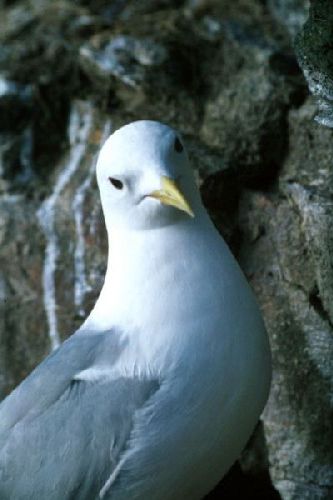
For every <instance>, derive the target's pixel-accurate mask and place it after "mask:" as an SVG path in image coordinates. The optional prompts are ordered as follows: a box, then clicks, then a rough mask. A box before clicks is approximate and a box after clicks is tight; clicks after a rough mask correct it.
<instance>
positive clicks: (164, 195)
mask: <svg viewBox="0 0 333 500" xmlns="http://www.w3.org/2000/svg"><path fill="white" fill-rule="evenodd" d="M161 180H162V189H158V190H156V191H153V192H152V193H150V194H149V195H148V196H150V197H151V198H156V199H157V200H160V202H162V203H164V205H171V206H173V207H176V208H178V209H179V210H182V211H183V212H186V213H187V214H189V215H190V216H191V217H194V213H193V211H192V209H191V207H190V205H189V204H188V202H187V201H186V199H185V197H184V195H183V194H182V192H181V191H180V189H179V187H178V186H177V184H176V183H175V181H173V180H172V179H170V177H166V176H165V175H162V179H161Z"/></svg>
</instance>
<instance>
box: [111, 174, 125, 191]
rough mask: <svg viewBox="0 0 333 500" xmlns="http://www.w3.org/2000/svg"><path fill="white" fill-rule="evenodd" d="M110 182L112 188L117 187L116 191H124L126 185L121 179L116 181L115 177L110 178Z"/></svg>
mask: <svg viewBox="0 0 333 500" xmlns="http://www.w3.org/2000/svg"><path fill="white" fill-rule="evenodd" d="M109 181H110V182H111V184H112V186H113V187H115V188H116V189H123V187H124V184H123V183H122V182H121V181H120V180H119V179H115V178H114V177H109Z"/></svg>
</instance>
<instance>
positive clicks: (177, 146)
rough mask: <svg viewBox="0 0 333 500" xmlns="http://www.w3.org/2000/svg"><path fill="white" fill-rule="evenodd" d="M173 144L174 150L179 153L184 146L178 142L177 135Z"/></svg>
mask: <svg viewBox="0 0 333 500" xmlns="http://www.w3.org/2000/svg"><path fill="white" fill-rule="evenodd" d="M173 146H174V148H175V151H177V153H181V152H182V151H183V150H184V147H183V145H182V143H181V142H180V140H179V139H178V137H176V139H175V142H174V145H173Z"/></svg>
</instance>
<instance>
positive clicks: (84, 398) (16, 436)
mask: <svg viewBox="0 0 333 500" xmlns="http://www.w3.org/2000/svg"><path fill="white" fill-rule="evenodd" d="M75 337H76V336H75ZM88 337H90V338H88ZM82 341H83V344H82V343H81V342H82ZM108 347H109V346H108V345H106V340H105V336H104V338H103V337H100V338H98V337H97V336H87V338H83V336H82V337H81V338H80V336H79V337H78V338H76V339H74V340H72V341H68V342H67V343H65V344H63V348H62V347H60V349H59V350H58V351H57V352H56V353H55V354H53V355H51V356H50V357H49V358H47V359H46V361H45V362H44V363H42V364H41V365H39V367H38V368H37V369H36V370H35V371H34V372H33V373H32V374H31V375H30V376H29V377H28V378H27V379H26V380H25V381H24V382H23V383H22V384H21V385H20V386H19V387H18V388H17V389H16V390H15V391H14V393H12V395H10V396H9V397H8V398H7V399H6V400H5V401H4V402H3V403H2V404H1V405H0V422H1V424H2V430H1V433H0V498H1V499H2V500H23V499H24V500H30V499H31V500H32V499H34V500H35V499H38V500H44V499H45V500H46V499H47V500H59V499H61V500H67V499H68V500H69V499H77V500H83V499H87V500H92V499H94V498H97V497H98V494H99V491H100V490H101V488H102V487H103V485H104V484H105V482H106V481H107V479H108V477H109V476H110V474H111V473H112V470H113V469H114V467H115V466H116V465H117V462H118V460H119V457H120V455H121V453H122V451H124V449H125V448H126V443H127V440H128V438H129V435H130V432H131V430H132V424H133V417H134V414H135V411H136V410H137V409H139V408H141V407H142V406H144V405H145V403H146V402H147V400H148V399H149V398H150V396H151V395H152V394H153V393H154V392H155V391H156V390H157V389H158V382H157V381H155V380H142V379H138V378H127V377H119V378H118V379H113V380H112V379H107V378H102V379H98V380H96V381H85V380H76V379H75V375H77V373H78V372H79V371H82V370H85V369H88V368H90V367H91V366H92V365H94V363H96V359H97V360H98V359H99V357H100V356H104V355H105V349H106V350H107V349H108ZM75 351H76V355H75ZM118 354H119V351H118ZM4 422H6V426H5V425H4Z"/></svg>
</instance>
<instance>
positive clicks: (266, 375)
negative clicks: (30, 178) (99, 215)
mask: <svg viewBox="0 0 333 500" xmlns="http://www.w3.org/2000/svg"><path fill="white" fill-rule="evenodd" d="M96 170H97V182H98V186H99V190H100V195H101V203H102V207H103V212H104V217H105V223H106V228H107V232H108V238H109V255H108V266H107V271H106V276H105V281H104V285H103V288H102V290H101V293H100V296H99V298H98V300H97V302H96V304H95V306H94V308H93V310H92V312H91V313H90V315H89V316H88V317H87V319H86V320H85V322H84V323H83V324H82V326H81V327H80V328H79V330H77V331H76V332H75V333H74V334H73V335H72V336H71V337H69V338H68V339H67V340H66V341H65V342H64V343H63V344H62V345H61V346H60V347H59V348H58V349H57V350H55V351H53V352H52V353H51V354H50V355H49V356H48V357H47V358H46V359H45V360H44V361H43V362H42V363H41V364H40V365H38V366H37V368H35V370H34V371H33V372H32V373H31V374H30V375H29V376H28V377H27V378H26V379H25V380H24V381H23V382H22V383H21V384H20V385H19V386H18V387H17V388H16V389H15V390H14V391H13V392H12V393H11V394H10V395H9V396H7V398H6V399H5V400H4V401H3V402H2V403H1V405H0V498H1V499H2V500H93V499H108V500H187V499H189V500H196V499H198V500H199V499H201V498H203V497H204V496H205V495H206V494H207V493H209V491H210V490H212V489H213V487H214V486H215V485H216V484H217V483H218V482H219V480H220V479H221V477H222V476H223V474H225V473H226V472H227V471H228V469H229V468H230V467H231V465H232V464H233V462H234V461H235V460H236V459H237V458H238V456H239V454H240V452H241V451H242V449H243V447H244V445H245V444H246V442H247V440H248V438H249V437H250V435H251V433H252V431H253V429H254V427H255V425H256V423H257V421H258V418H259V416H260V414H261V412H262V410H263V407H264V405H265V403H266V400H267V397H268V392H269V386H270V378H271V359H270V349H269V343H268V339H267V334H266V331H265V327H264V323H263V320H262V317H261V314H260V311H259V308H258V305H257V303H256V300H255V297H254V295H253V293H252V291H251V289H250V287H249V285H248V283H247V281H246V279H245V277H244V275H243V273H242V271H241V270H240V268H239V266H238V264H237V262H236V260H235V259H234V257H233V256H232V254H231V252H230V251H229V249H228V247H227V245H226V243H225V242H224V240H223V239H222V238H221V236H220V234H219V233H218V232H217V230H216V229H215V227H214V225H213V224H212V222H211V220H210V218H209V216H208V214H207V212H206V210H205V208H204V206H203V204H202V202H201V199H200V194H199V190H198V188H197V186H196V183H195V178H194V174H193V171H192V170H191V167H190V163H189V159H188V156H187V153H186V149H185V146H184V143H183V140H182V138H181V136H180V135H179V133H177V132H175V130H173V129H172V128H170V127H169V126H167V125H164V124H162V123H159V122H156V121H148V120H140V121H136V122H133V123H130V124H128V125H125V126H123V127H122V128H120V129H119V130H117V131H115V132H114V133H113V134H112V135H111V136H110V137H109V138H108V139H107V140H106V142H105V144H104V145H103V147H102V149H101V151H100V154H99V157H98V160H97V165H96Z"/></svg>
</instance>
